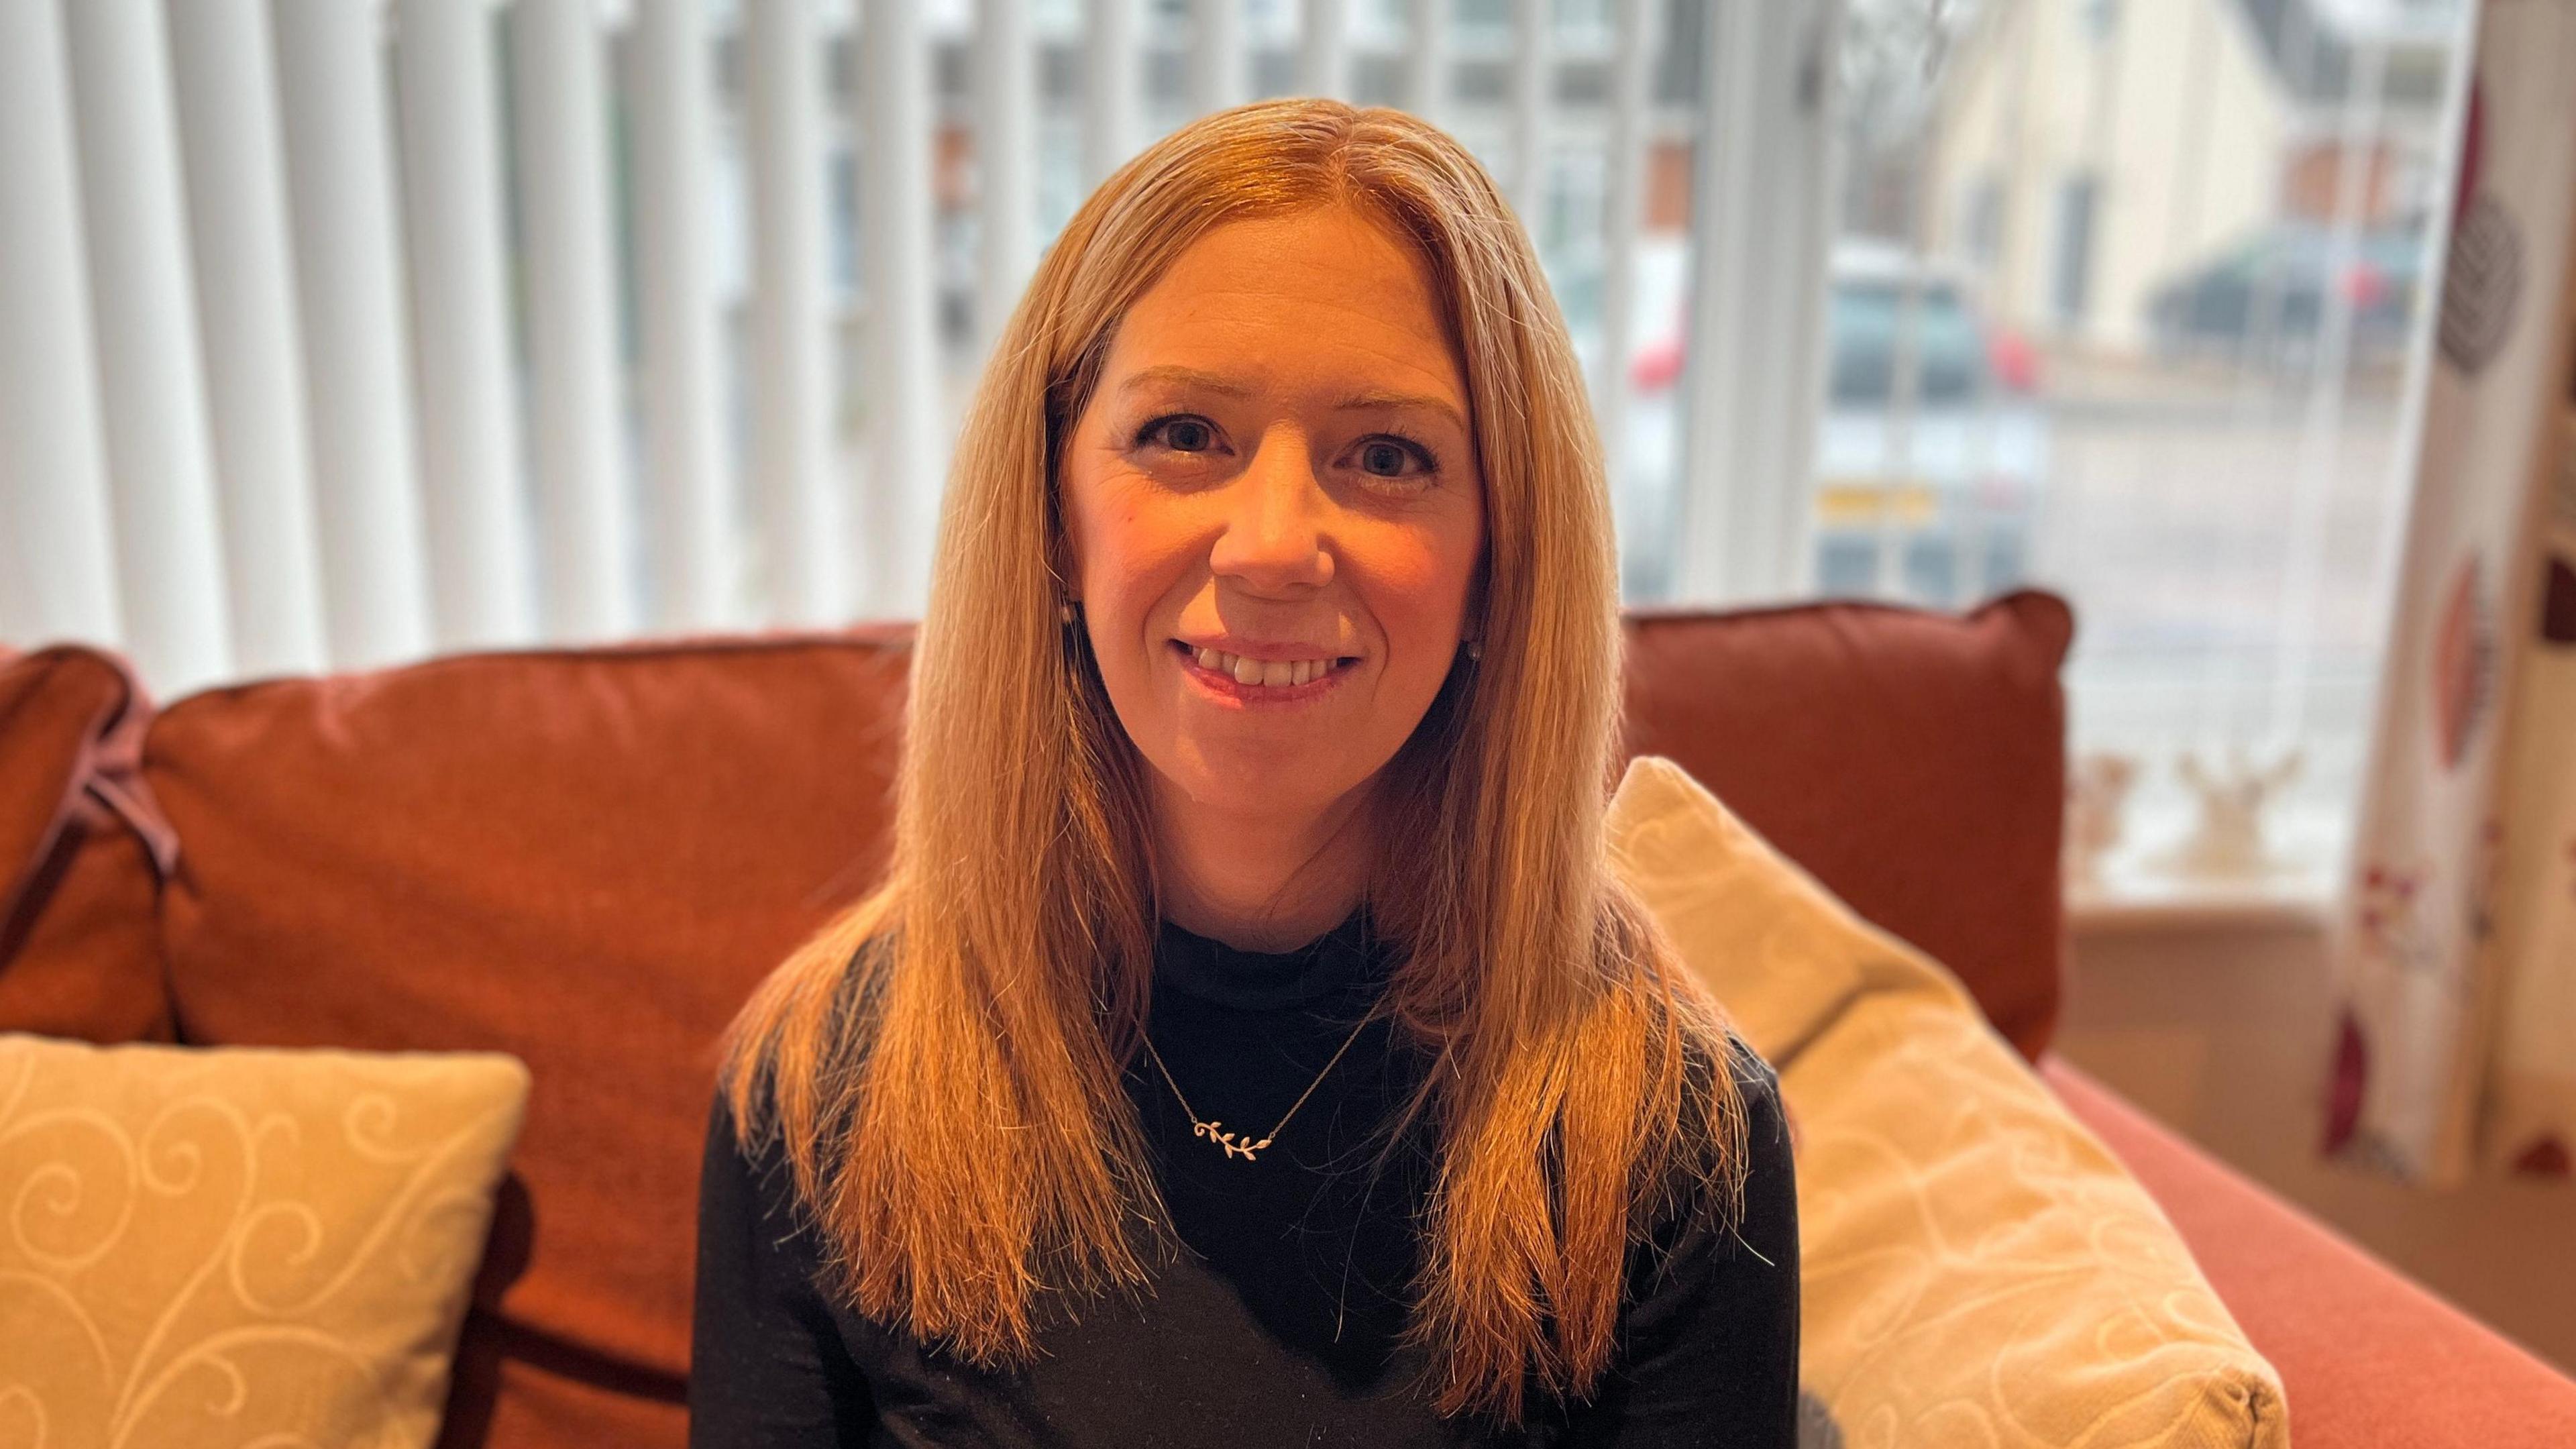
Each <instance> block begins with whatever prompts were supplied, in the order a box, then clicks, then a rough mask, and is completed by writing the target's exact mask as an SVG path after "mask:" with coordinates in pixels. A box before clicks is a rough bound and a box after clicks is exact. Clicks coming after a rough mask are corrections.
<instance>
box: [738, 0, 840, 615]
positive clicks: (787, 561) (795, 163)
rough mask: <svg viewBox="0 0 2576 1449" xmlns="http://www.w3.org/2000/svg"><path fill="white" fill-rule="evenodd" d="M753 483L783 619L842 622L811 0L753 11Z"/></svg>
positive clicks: (748, 104)
mask: <svg viewBox="0 0 2576 1449" xmlns="http://www.w3.org/2000/svg"><path fill="white" fill-rule="evenodd" d="M743 42H744V43H743V49H744V52H745V62H746V72H747V77H746V82H745V85H744V97H743V101H744V105H745V108H746V109H748V110H749V112H750V119H751V127H750V131H751V209H752V227H751V231H752V329H751V330H752V350H751V393H752V405H753V409H754V421H753V426H752V476H753V479H754V480H755V484H756V487H757V490H758V501H759V509H760V543H761V560H760V562H761V567H762V571H763V573H764V575H765V576H766V577H767V579H768V580H769V587H770V601H769V602H770V617H771V618H772V619H773V620H774V621H776V622H778V623H782V624H822V623H827V622H830V621H833V620H835V619H837V618H838V617H839V616H840V614H841V612H842V609H843V607H844V602H845V600H846V599H847V598H848V590H847V584H846V572H845V565H844V562H843V557H844V550H843V549H842V547H841V546H840V539H841V533H840V530H839V528H838V526H837V517H836V515H837V513H838V510H837V509H836V508H835V507H834V500H835V489H834V477H835V475H836V474H837V473H838V472H839V470H838V469H837V468H836V467H835V465H834V458H833V444H832V431H833V428H832V424H833V395H834V391H835V387H834V381H833V379H834V376H835V374H836V372H837V369H836V368H834V366H833V365H832V355H833V354H832V346H833V338H832V326H833V316H832V310H831V293H830V291H829V289H828V287H827V286H826V284H825V282H826V279H825V277H824V273H823V242H824V231H823V228H824V215H823V166H824V158H823V91H822V87H823V75H822V61H823V52H822V45H821V43H820V35H819V32H818V30H817V27H816V25H815V19H814V13H813V11H812V9H811V7H810V6H808V5H807V4H806V3H805V0H750V14H749V24H748V25H747V27H746V29H745V33H744V36H743Z"/></svg>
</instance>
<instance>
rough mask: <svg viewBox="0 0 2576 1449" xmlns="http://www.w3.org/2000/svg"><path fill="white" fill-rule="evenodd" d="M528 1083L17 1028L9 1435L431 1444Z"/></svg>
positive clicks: (3, 1353) (424, 1058) (6, 1293)
mask: <svg viewBox="0 0 2576 1449" xmlns="http://www.w3.org/2000/svg"><path fill="white" fill-rule="evenodd" d="M527 1090H528V1073H527V1069H526V1068H525V1067H523V1066H521V1065H520V1064H519V1063H517V1062H515V1061H512V1060H510V1059H509V1058H508V1057H505V1056H500V1055H497V1054H493V1053H486V1052H477V1053H457V1054H423V1053H406V1054H401V1055H373V1054H364V1053H356V1052H347V1051H263V1050H231V1049H213V1050H209V1049H202V1048H194V1047H178V1046H163V1045H158V1044H135V1045H124V1046H113V1047H99V1046H92V1045H89V1044H87V1043H82V1042H73V1041H68V1040H61V1039H56V1038H51V1037H40V1036H30V1035H25V1034H22V1033H0V1202H5V1203H8V1204H10V1205H11V1211H10V1214H9V1231H8V1232H6V1233H0V1443H7V1444H31V1445H33V1444H42V1445H56V1446H64V1449H71V1446H78V1445H109V1444H134V1445H145V1444H148V1445H152V1446H155V1449H233V1446H237V1445H244V1444H279V1445H283V1444H316V1445H319V1444H330V1445H347V1446H353V1449H426V1446H428V1445H429V1444H431V1443H432V1442H433V1441H434V1440H435V1438H436V1436H437V1433H438V1425H439V1417H440V1413H441V1409H442V1406H443V1405H444V1403H445V1401H446V1398H447V1386H448V1361H449V1355H450V1353H451V1352H452V1351H453V1348H454V1346H455V1343H456V1334H457V1327H458V1325H459V1323H460V1322H461V1321H462V1320H463V1318H464V1314H465V1302H466V1295H467V1292H468V1289H469V1287H470V1285H471V1284H472V1281H473V1278H474V1271H475V1264H476V1263H477V1261H478V1260H479V1259H480V1258H481V1257H482V1253H483V1244H484V1236H485V1231H486V1229H487V1228H488V1226H489V1225H490V1221H491V1213H492V1190H493V1187H494V1185H495V1184H496V1183H497V1182H498V1181H499V1179H500V1176H501V1167H502V1163H503V1160H504V1159H505V1158H506V1157H507V1156H508V1154H509V1150H510V1144H511V1141H512V1139H513V1138H514V1137H515V1136H516V1135H517V1133H518V1129H519V1120H520V1113H521V1111H522V1109H523V1107H524V1106H525V1104H526V1100H527Z"/></svg>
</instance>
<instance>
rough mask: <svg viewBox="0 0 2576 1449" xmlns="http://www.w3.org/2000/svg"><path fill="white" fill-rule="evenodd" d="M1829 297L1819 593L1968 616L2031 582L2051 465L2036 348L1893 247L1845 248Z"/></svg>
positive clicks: (1947, 277) (1836, 257)
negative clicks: (1906, 341)
mask: <svg viewBox="0 0 2576 1449" xmlns="http://www.w3.org/2000/svg"><path fill="white" fill-rule="evenodd" d="M1825 285H1826V288H1827V304H1826V308H1825V345H1826V367H1825V399H1824V407H1823V409H1822V410H1821V411H1820V413H1819V415H1818V425H1817V432H1816V444H1815V453H1814V458H1813V462H1812V465H1811V466H1812V471H1813V477H1814V491H1813V495H1812V496H1813V497H1814V500H1815V504H1814V507H1815V549H1816V552H1815V567H1816V577H1815V584H1816V589H1817V592H1819V593H1822V594H1827V595H1867V596H1871V597H1878V598H1895V599H1901V600H1904V601H1906V602H1910V603H1918V604H1926V605H1932V606H1936V607H1943V608H1957V607H1961V606H1964V605H1967V604H1972V603H1974V602H1976V601H1977V600H1979V599H1982V598H1985V597H1987V596H1989V595H1992V594H1997V593H2001V592H2003V591H2004V590H2006V589H2010V588H2013V587H2015V586H2016V585H2018V584H2020V583H2021V582H2022V581H2023V576H2024V570H2025V569H2026V568H2027V567H2028V562H2029V558H2030V549H2031V538H2032V532H2033V524H2034V521H2035V517H2036V514H2037V505H2038V501H2039V482H2040V479H2041V478H2042V477H2043V476H2045V473H2046V467H2047V436H2048V429H2047V420H2046V414H2045V412H2044V410H2043V409H2042V408H2041V406H2040V404H2039V402H2038V401H2037V399H2036V398H2035V397H2034V396H2033V389H2034V387H2035V386H2036V383H2037V376H2036V373H2037V368H2036V364H2035V362H2034V360H2033V356H2032V353H2031V351H2030V349H2029V347H2028V346H2027V344H2026V343H2024V342H2023V341H2022V340H2021V339H2020V338H2019V337H2018V336H2016V335H2014V334H2012V333H2010V332H2007V331H2004V330H2002V329H1998V328H1996V327H1994V326H1992V325H1990V324H1989V323H1988V322H1987V321H1986V320H1985V319H1984V318H1983V317H1982V315H1981V314H1980V313H1979V312H1978V310H1977V308H1976V306H1975V301H1974V298H1973V296H1972V295H1971V293H1970V290H1969V287H1968V284H1967V281H1966V279H1965V278H1964V277H1961V276H1959V275H1957V274H1954V273H1952V272H1950V271H1949V270H1947V269H1945V268H1942V267H1939V266H1935V265H1931V264H1927V263H1924V262H1922V261H1921V260H1919V259H1917V258H1915V257H1913V256H1912V255H1910V254H1909V253H1907V252H1904V251H1902V250H1901V249H1898V248H1895V247H1888V246H1882V245H1878V244H1873V243H1863V242H1846V243H1843V244H1840V245H1838V246H1836V247H1835V249H1834V251H1833V253H1832V255H1831V257H1830V258H1829V259H1828V261H1827V264H1826V282H1825ZM1909 291H1910V292H1911V297H1912V300H1911V307H1912V322H1911V329H1912V331H1911V335H1912V348H1911V351H1912V356H1913V367H1912V369H1911V372H1912V384H1911V388H1910V394H1911V395H1910V397H1900V395H1899V392H1900V389H1899V383H1900V381H1901V379H1900V377H1899V373H1898V355H1899V347H1898V340H1899V333H1900V329H1901V328H1903V327H1904V326H1905V325H1906V323H1905V316H1906V309H1907V306H1908V300H1907V295H1908V292H1909Z"/></svg>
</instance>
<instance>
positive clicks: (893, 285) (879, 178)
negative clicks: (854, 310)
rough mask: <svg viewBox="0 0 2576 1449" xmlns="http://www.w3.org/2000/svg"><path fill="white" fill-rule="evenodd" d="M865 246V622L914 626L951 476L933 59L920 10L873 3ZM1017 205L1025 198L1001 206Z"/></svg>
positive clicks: (913, 1)
mask: <svg viewBox="0 0 2576 1449" xmlns="http://www.w3.org/2000/svg"><path fill="white" fill-rule="evenodd" d="M864 24H865V27H866V28H865V30H864V32H863V34H862V37H861V47H860V48H861V50H862V51H863V52H864V54H865V66H866V85H867V122H868V146H867V152H866V162H865V165H864V168H863V171H862V182H863V185H864V188H865V189H864V192H863V200H862V201H861V204H860V207H859V215H860V219H861V222H862V224H863V225H864V226H865V228H866V234H865V236H864V238H863V240H862V245H861V248H860V250H861V252H862V254H863V255H864V256H865V258H866V262H867V289H868V361H869V365H870V369H871V371H872V373H873V374H874V375H873V376H872V377H871V378H870V380H869V386H868V389H867V401H866V407H867V410H868V416H867V429H868V437H869V443H870V448H869V453H868V457H869V467H870V471H869V475H868V480H867V484H868V486H867V487H866V489H865V494H866V504H865V506H864V508H863V509H862V510H861V528H862V530H863V534H864V540H863V542H864V547H865V549H866V557H867V559H868V562H869V577H868V592H867V597H866V602H865V605H864V606H863V610H862V612H864V613H865V614H868V615H870V616H873V617H877V618H917V617H919V615H920V613H921V607H922V604H923V603H924V602H925V600H926V599H927V597H928V594H929V584H930V545H931V532H932V520H933V517H934V512H933V510H934V509H935V508H936V506H937V502H938V498H939V493H940V485H941V483H942V481H943V479H944V475H945V473H946V471H947V460H946V456H945V454H946V449H945V447H944V444H943V440H944V439H945V438H946V436H947V432H948V424H947V419H946V417H945V416H944V412H943V410H944V403H943V401H942V398H941V395H940V394H941V388H940V366H939V334H938V331H937V325H938V317H937V311H936V307H937V295H938V294H937V289H938V284H939V283H938V275H937V271H936V269H935V267H934V266H933V263H932V258H931V225H932V222H931V211H930V208H931V194H930V120H931V114H930V51H929V47H928V45H927V44H926V43H925V40H924V36H923V31H922V23H921V3H920V0H868V5H867V9H866V11H865V12H864ZM997 200H998V201H999V202H1000V203H1001V204H1005V205H1017V204H1018V203H1017V199H1016V198H997Z"/></svg>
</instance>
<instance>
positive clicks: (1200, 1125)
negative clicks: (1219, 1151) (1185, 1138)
mask: <svg viewBox="0 0 2576 1449" xmlns="http://www.w3.org/2000/svg"><path fill="white" fill-rule="evenodd" d="M1224 1126H1225V1124H1224V1123H1223V1122H1202V1121H1200V1120H1199V1119H1197V1118H1196V1117H1193V1118H1191V1119H1190V1135H1191V1136H1193V1137H1204V1138H1206V1139H1207V1140H1209V1141H1210V1142H1213V1143H1215V1144H1216V1145H1217V1146H1219V1147H1221V1148H1223V1149H1224V1150H1225V1155H1226V1156H1228V1157H1240V1158H1242V1159H1243V1160H1244V1161H1246V1162H1250V1161H1252V1160H1253V1157H1252V1154H1254V1153H1256V1152H1259V1151H1260V1150H1261V1149H1262V1148H1264V1147H1267V1146H1269V1145H1270V1139H1269V1138H1267V1137H1264V1138H1262V1139H1261V1140H1260V1141H1258V1142H1251V1141H1243V1140H1238V1139H1237V1137H1236V1136H1235V1134H1234V1133H1231V1132H1225V1131H1220V1130H1219V1129H1220V1128H1222V1127H1224Z"/></svg>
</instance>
